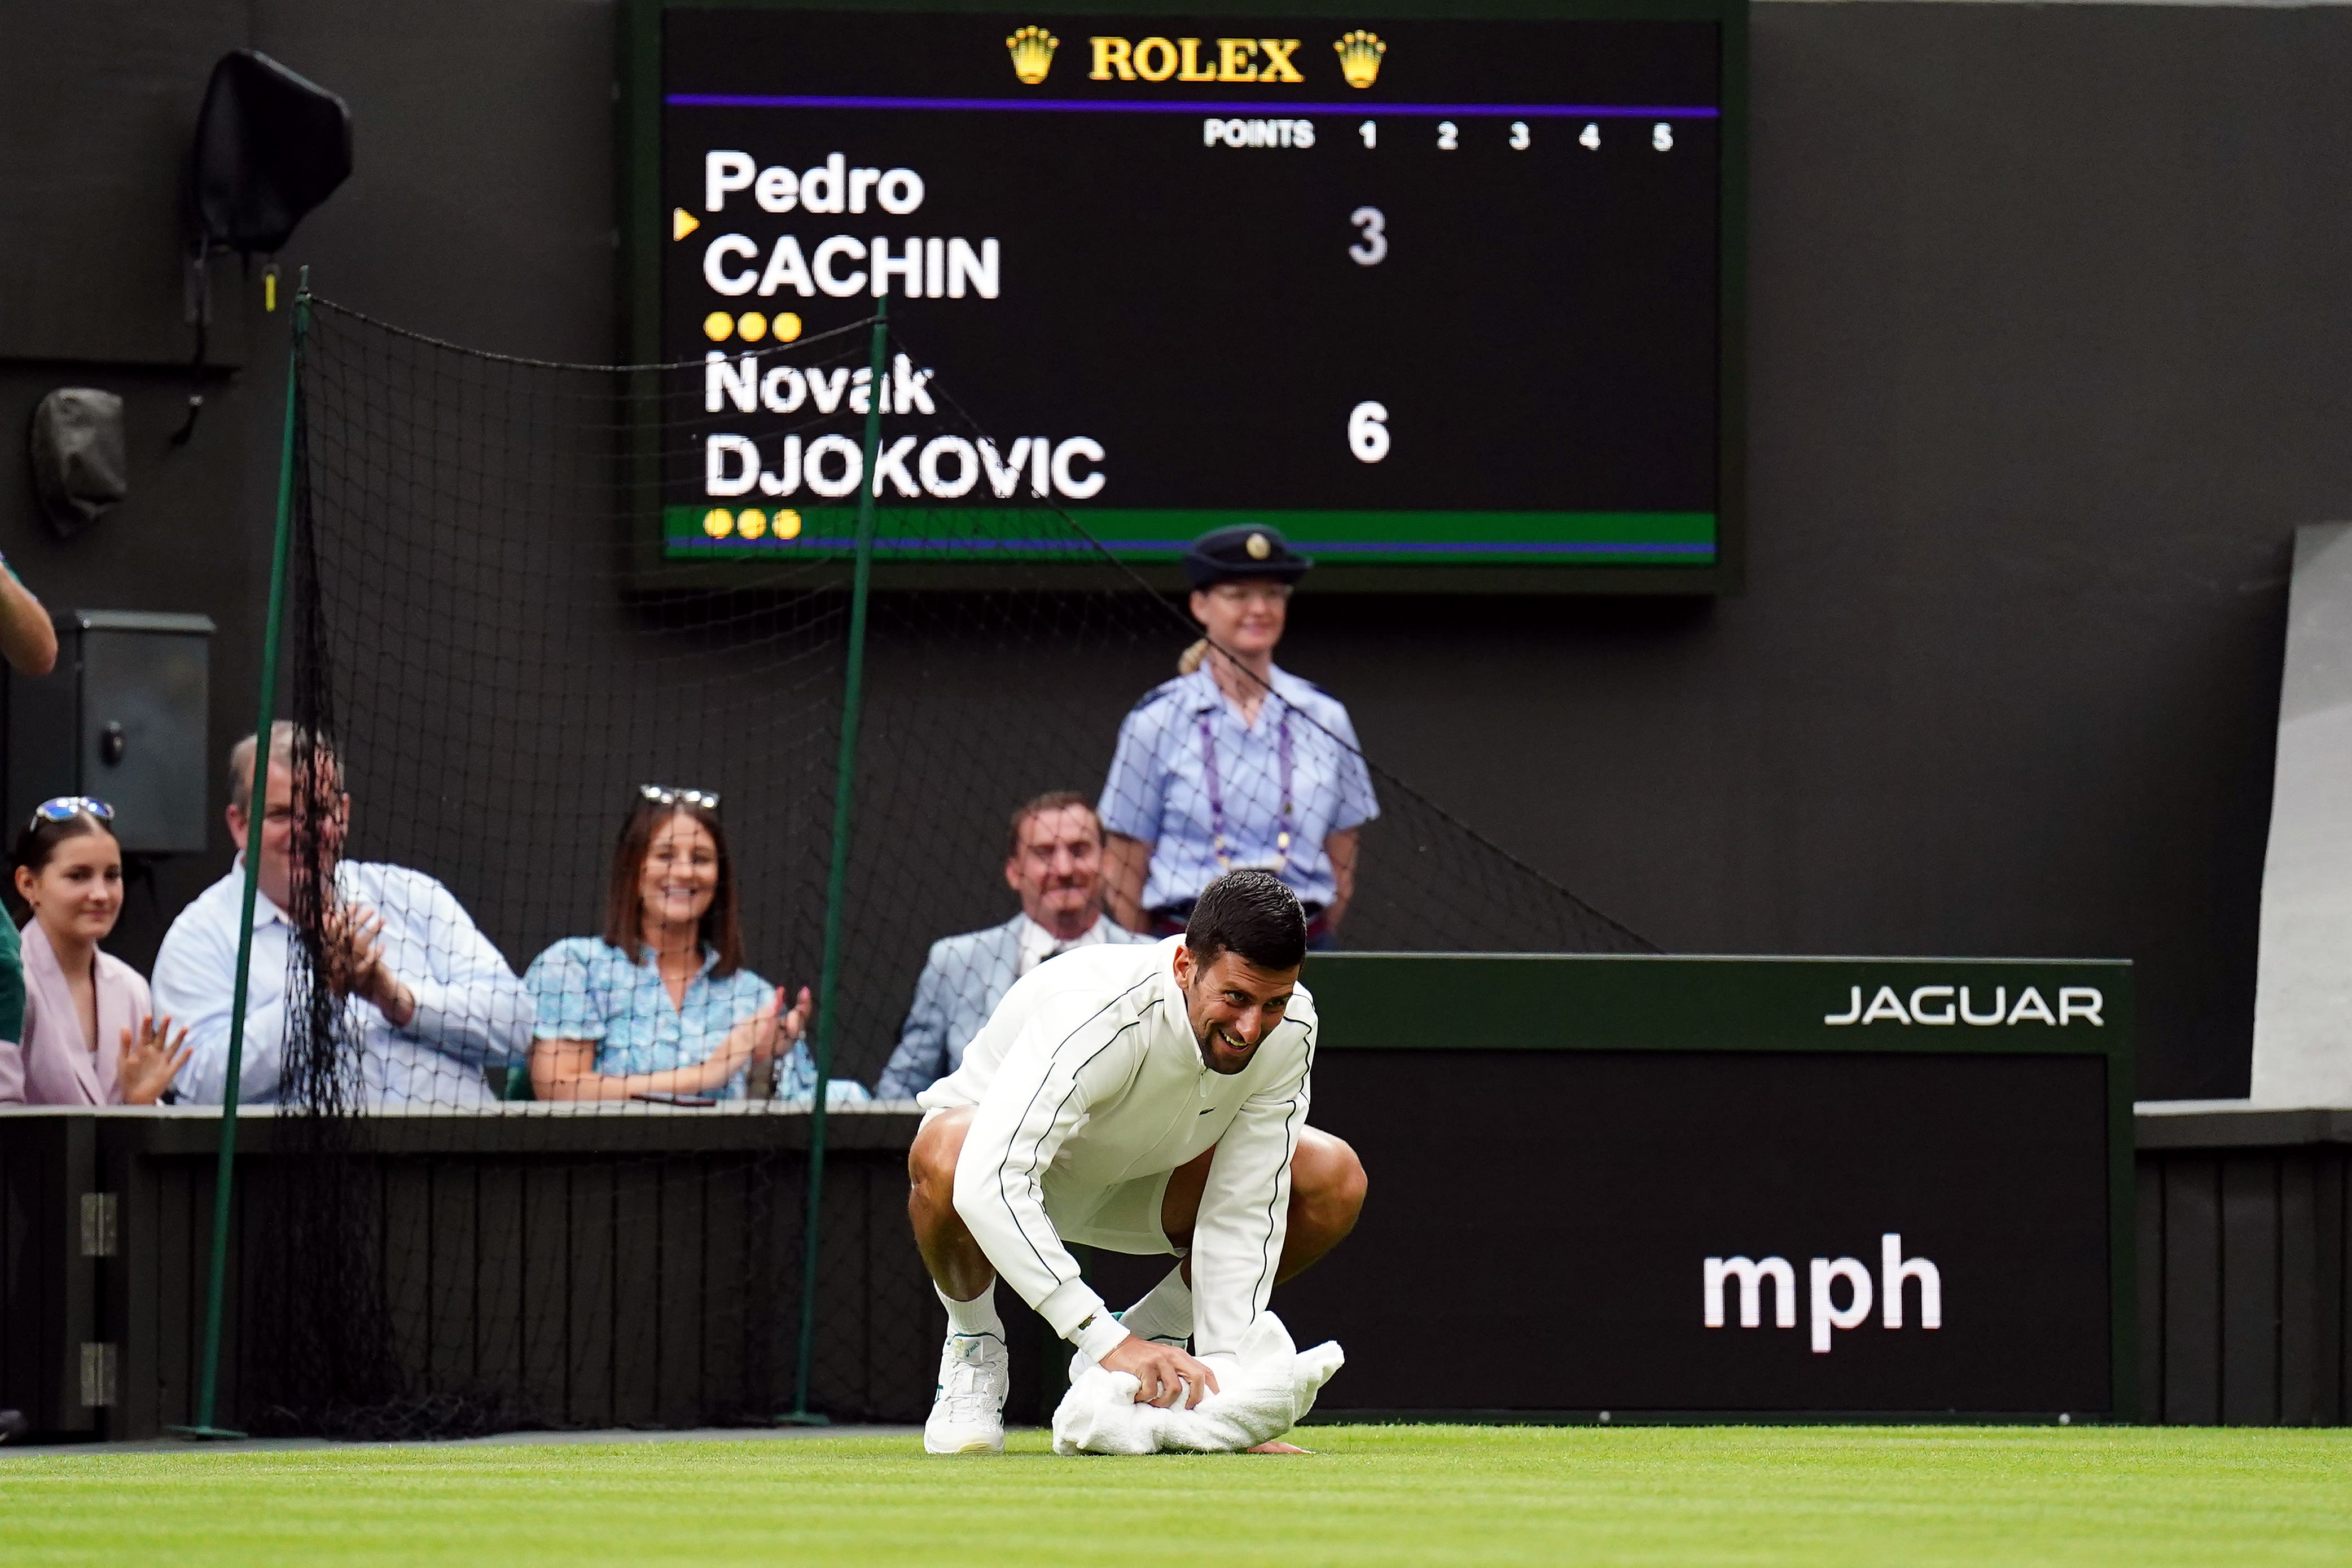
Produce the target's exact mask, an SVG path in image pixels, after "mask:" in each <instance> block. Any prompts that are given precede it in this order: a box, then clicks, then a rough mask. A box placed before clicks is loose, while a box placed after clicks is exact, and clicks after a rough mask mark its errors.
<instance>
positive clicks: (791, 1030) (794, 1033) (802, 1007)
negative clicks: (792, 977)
mask: <svg viewBox="0 0 2352 1568" xmlns="http://www.w3.org/2000/svg"><path fill="white" fill-rule="evenodd" d="M776 1004H779V1006H781V1004H783V988H781V985H779V988H776ZM812 1011H814V1001H812V999H809V988H807V985H802V988H800V997H797V999H795V1001H793V1009H791V1011H788V1013H785V1016H783V1018H779V1020H776V1041H774V1044H772V1046H769V1051H772V1053H776V1055H781V1053H785V1051H791V1049H793V1046H797V1044H800V1041H802V1039H807V1037H809V1013H812Z"/></svg>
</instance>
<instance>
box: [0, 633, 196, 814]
mask: <svg viewBox="0 0 2352 1568" xmlns="http://www.w3.org/2000/svg"><path fill="white" fill-rule="evenodd" d="M57 625H58V667H57V668H56V669H54V670H52V671H50V672H49V673H48V674H46V675H42V676H40V677H38V678H37V679H36V678H34V677H31V676H27V675H25V674H18V673H16V672H14V671H12V672H10V674H9V677H8V823H7V835H8V838H9V839H10V840H11V841H13V840H14V839H15V837H16V830H17V829H18V828H20V827H22V826H23V825H24V823H25V821H26V819H27V818H28V817H30V816H31V815H32V814H33V808H34V807H36V806H37V805H39V804H40V803H41V802H42V801H44V800H51V799H54V798H55V797H57V796H59V795H94V796H96V797H97V798H98V799H100V800H103V801H105V802H106V803H107V804H108V805H110V806H111V807H113V808H114V836H115V837H116V838H118V839H120V840H121V841H122V847H123V849H124V850H125V851H126V852H131V853H134V854H196V853H201V852H203V850H204V848H205V836H206V831H207V830H208V829H209V828H210V826H211V823H210V821H209V820H208V813H207V812H206V811H205V781H206V780H207V779H210V778H211V777H212V746H211V743H210V741H209V740H208V738H207V737H206V734H205V716H206V714H207V713H208V712H209V711H210V709H209V708H208V706H207V702H208V699H209V697H210V693H211V678H210V669H211V664H212V636H213V622H212V618H211V617H210V616H207V615H160V614H150V613H147V612H141V611H133V610H77V611H73V612H69V613H68V614H64V615H60V616H58V622H57Z"/></svg>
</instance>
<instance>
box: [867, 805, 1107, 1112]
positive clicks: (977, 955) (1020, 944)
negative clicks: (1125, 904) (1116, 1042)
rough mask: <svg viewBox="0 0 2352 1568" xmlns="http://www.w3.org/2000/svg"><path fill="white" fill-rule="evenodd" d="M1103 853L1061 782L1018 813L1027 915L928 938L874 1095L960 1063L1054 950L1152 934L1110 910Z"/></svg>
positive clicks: (1014, 840) (1009, 855) (1085, 810)
mask: <svg viewBox="0 0 2352 1568" xmlns="http://www.w3.org/2000/svg"><path fill="white" fill-rule="evenodd" d="M1102 851H1103V836H1102V821H1101V819H1099V818H1097V816H1096V815H1095V809H1094V807H1093V805H1092V804H1091V803H1089V802H1088V801H1087V798H1086V797H1085V796H1084V795H1080V794H1077V793H1076V792H1075V791H1072V790H1068V789H1056V790H1055V791H1054V792H1053V793H1051V794H1046V795H1040V796H1038V797H1037V798H1036V799H1035V800H1028V801H1024V803H1023V804H1022V806H1021V808H1020V810H1016V811H1014V812H1013V822H1012V831H1011V832H1010V834H1009V835H1008V837H1007V841H1006V844H1005V853H1004V881H1005V884H1006V885H1007V886H1009V887H1010V888H1012V889H1013V892H1015V893H1017V894H1020V895H1021V913H1020V914H1018V915H1014V916H1013V918H1012V919H1010V920H1008V921H1006V922H1005V923H1004V924H1003V925H992V926H990V927H989V928H988V929H987V930H985V931H968V932H966V933H964V934H963V935H962V936H943V937H941V938H940V940H938V941H937V942H934V943H932V944H931V956H930V958H929V961H928V962H927V963H925V964H924V966H923V977H922V978H921V979H919V980H918V981H916V982H915V1005H914V1007H913V1008H912V1009H909V1010H908V1013H907V1021H906V1023H905V1025H904V1026H903V1027H902V1028H901V1029H900V1030H899V1031H898V1050H896V1051H892V1052H891V1053H890V1064H889V1065H888V1066H887V1067H885V1068H884V1069H883V1070H882V1077H881V1079H880V1081H879V1082H877V1083H876V1084H875V1086H874V1097H875V1098H876V1099H877V1100H911V1099H913V1098H914V1097H915V1096H916V1095H918V1094H920V1093H921V1092H923V1091H924V1090H926V1089H929V1087H930V1086H931V1085H932V1084H934V1083H936V1082H939V1081H940V1079H942V1078H945V1077H946V1076H947V1075H948V1074H949V1073H950V1072H953V1071H955V1070H956V1069H957V1068H958V1067H960V1066H961V1065H962V1064H963V1048H964V1047H965V1046H967V1045H969V1044H971V1037H972V1036H974V1035H976V1034H978V1033H979V1032H980V1028H981V1025H982V1024H984V1023H986V1022H987V1021H988V1016H989V1014H991V1013H992V1012H994V1011H995V1010H996V1004H997V1003H998V1002H1001V1001H1003V999H1004V993H1005V992H1007V991H1009V990H1011V989H1012V988H1013V981H1015V980H1017V979H1019V978H1020V977H1022V976H1024V975H1025V974H1027V973H1028V972H1029V971H1030V970H1032V969H1034V968H1035V967H1037V966H1038V965H1040V964H1042V963H1044V962H1045V960H1046V959H1048V958H1050V957H1052V956H1055V954H1057V953H1066V952H1068V951H1069V950H1070V949H1071V948H1073V947H1090V946H1094V945H1095V944H1096V943H1097V942H1149V941H1150V940H1151V938H1150V937H1148V936H1137V935H1136V934H1135V933H1133V932H1131V931H1129V930H1127V929H1126V928H1125V927H1123V926H1121V925H1118V922H1116V921H1114V920H1112V919H1111V918H1110V917H1109V916H1108V915H1105V914H1104V913H1103V883H1102Z"/></svg>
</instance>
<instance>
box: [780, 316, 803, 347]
mask: <svg viewBox="0 0 2352 1568" xmlns="http://www.w3.org/2000/svg"><path fill="white" fill-rule="evenodd" d="M773 325H774V328H775V333H776V341H777V342H779V343H789V342H792V341H793V340H796V339H798V338H799V337H800V335H801V319H800V317H799V316H798V315H796V314H795V313H793V311H790V310H779V311H777V312H776V319H775V321H774V323H773Z"/></svg>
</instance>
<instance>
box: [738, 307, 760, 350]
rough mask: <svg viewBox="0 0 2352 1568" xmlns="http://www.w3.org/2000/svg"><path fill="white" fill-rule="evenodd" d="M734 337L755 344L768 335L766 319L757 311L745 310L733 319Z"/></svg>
mask: <svg viewBox="0 0 2352 1568" xmlns="http://www.w3.org/2000/svg"><path fill="white" fill-rule="evenodd" d="M735 335H736V336H737V337H739V338H740V339H742V340H744V341H745V342H747V343H756V342H758V341H759V340H761V339H762V338H764V337H766V336H767V335H768V319H767V318H766V317H765V316H762V315H761V314H760V313H759V312H758V311H757V310H746V311H744V312H743V314H741V315H740V316H738V317H736V318H735Z"/></svg>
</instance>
